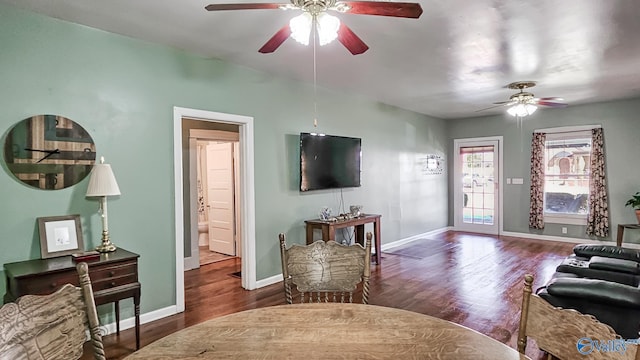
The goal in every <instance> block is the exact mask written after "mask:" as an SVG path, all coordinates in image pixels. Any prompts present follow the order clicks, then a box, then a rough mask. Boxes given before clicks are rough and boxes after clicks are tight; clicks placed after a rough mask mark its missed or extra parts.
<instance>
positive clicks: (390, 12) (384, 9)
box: [337, 1, 422, 19]
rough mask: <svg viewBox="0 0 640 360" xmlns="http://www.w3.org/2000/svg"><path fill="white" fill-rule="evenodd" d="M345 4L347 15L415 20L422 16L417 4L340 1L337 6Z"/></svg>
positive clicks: (420, 8)
mask: <svg viewBox="0 0 640 360" xmlns="http://www.w3.org/2000/svg"><path fill="white" fill-rule="evenodd" d="M340 4H345V5H347V6H349V7H350V8H351V9H349V10H346V11H344V12H345V13H347V14H364V15H379V16H395V17H403V18H412V19H417V18H419V17H420V15H422V7H421V6H420V4H418V3H408V2H382V1H340V2H338V4H337V5H340Z"/></svg>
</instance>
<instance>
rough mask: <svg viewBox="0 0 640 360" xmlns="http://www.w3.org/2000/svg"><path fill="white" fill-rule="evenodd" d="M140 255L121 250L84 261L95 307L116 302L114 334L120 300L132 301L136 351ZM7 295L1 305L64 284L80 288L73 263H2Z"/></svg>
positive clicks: (68, 258)
mask: <svg viewBox="0 0 640 360" xmlns="http://www.w3.org/2000/svg"><path fill="white" fill-rule="evenodd" d="M139 257H140V255H138V254H135V253H132V252H130V251H127V250H124V249H117V250H116V251H114V252H111V253H106V254H101V255H100V259H96V260H90V261H87V264H88V265H89V277H90V278H91V285H92V288H93V298H94V300H95V302H96V305H102V304H109V303H115V313H116V333H118V334H120V304H119V301H120V300H123V299H127V298H133V304H134V307H135V310H134V311H135V323H136V327H135V331H136V349H139V348H140V283H139V282H138V258H139ZM4 272H5V275H6V282H7V292H6V293H5V294H4V302H5V303H8V302H12V301H15V300H16V299H17V298H19V297H20V296H23V295H27V294H32V295H46V294H51V293H53V292H54V291H56V290H58V289H59V288H60V287H62V286H63V285H64V284H67V283H70V284H74V285H75V286H78V285H79V279H78V274H77V272H76V262H75V261H73V260H72V259H71V256H70V255H69V256H61V257H57V258H51V259H33V260H27V261H20V262H14V263H9V264H4Z"/></svg>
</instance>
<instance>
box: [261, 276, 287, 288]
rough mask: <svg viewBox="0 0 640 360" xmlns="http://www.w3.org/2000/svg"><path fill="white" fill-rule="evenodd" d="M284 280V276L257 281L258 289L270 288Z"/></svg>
mask: <svg viewBox="0 0 640 360" xmlns="http://www.w3.org/2000/svg"><path fill="white" fill-rule="evenodd" d="M282 280H283V277H282V274H277V275H273V276H271V277H268V278H266V279H262V280H258V281H256V288H261V287H265V286H269V285H272V284H275V283H277V282H280V281H282Z"/></svg>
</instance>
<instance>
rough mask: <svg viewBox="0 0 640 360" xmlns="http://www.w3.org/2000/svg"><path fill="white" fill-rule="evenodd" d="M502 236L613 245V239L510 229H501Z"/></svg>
mask: <svg viewBox="0 0 640 360" xmlns="http://www.w3.org/2000/svg"><path fill="white" fill-rule="evenodd" d="M500 235H502V236H514V237H521V238H527V239H534V240H547V241H560V242H568V243H575V244H598V245H615V244H616V243H615V241H612V240H606V241H605V240H593V239H583V238H571V237H564V236H553V235H539V234H530V233H519V232H511V231H503V232H502V234H500ZM622 246H623V247H626V248H632V249H640V244H625V243H622Z"/></svg>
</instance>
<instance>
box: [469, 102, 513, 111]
mask: <svg viewBox="0 0 640 360" xmlns="http://www.w3.org/2000/svg"><path fill="white" fill-rule="evenodd" d="M516 102H517V101H503V102H502V103H501V104H498V103H494V104H498V105H494V106H489V107H488V108H484V109H480V110H476V111H474V112H480V111H485V110H489V109H495V108H497V107H505V106H509V105H514V104H515V103H516Z"/></svg>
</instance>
